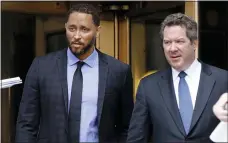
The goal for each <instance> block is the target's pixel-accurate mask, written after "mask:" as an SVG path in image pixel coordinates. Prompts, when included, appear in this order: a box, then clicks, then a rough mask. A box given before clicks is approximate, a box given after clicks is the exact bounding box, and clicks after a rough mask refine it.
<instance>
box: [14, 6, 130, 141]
mask: <svg viewBox="0 0 228 143" xmlns="http://www.w3.org/2000/svg"><path fill="white" fill-rule="evenodd" d="M99 25H100V19H99V16H98V12H97V11H96V9H95V8H94V7H93V6H92V5H88V4H78V5H76V6H74V7H72V8H71V9H70V10H69V13H68V17H67V22H66V24H65V28H66V37H67V39H68V42H69V48H67V49H63V50H61V51H57V52H54V53H51V54H48V55H47V56H43V57H37V58H35V60H34V61H33V63H32V65H31V67H30V69H29V71H28V74H27V77H26V80H25V86H24V91H23V96H22V100H21V104H20V109H19V115H18V120H17V126H16V142H17V143H34V142H39V143H75V142H101V143H102V142H104V143H107V142H123V141H126V136H127V131H128V126H129V122H130V117H131V114H132V110H133V104H134V103H133V95H132V92H133V89H132V85H133V84H132V74H131V69H130V67H129V66H128V65H126V64H124V63H122V62H120V61H118V60H116V59H115V58H113V57H111V56H108V55H106V54H103V53H101V52H100V51H98V50H97V49H96V48H94V43H95V39H96V35H97V33H98V31H99V28H100V26H99Z"/></svg>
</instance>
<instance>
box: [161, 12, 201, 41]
mask: <svg viewBox="0 0 228 143" xmlns="http://www.w3.org/2000/svg"><path fill="white" fill-rule="evenodd" d="M175 25H178V26H182V27H185V28H186V35H187V37H188V38H189V39H190V41H191V42H193V41H194V40H197V39H198V36H197V23H196V21H195V20H194V19H192V18H191V17H189V16H187V15H185V14H182V13H174V14H170V15H168V16H167V17H166V18H165V20H164V21H163V22H162V24H161V29H160V36H161V39H162V40H163V38H164V29H165V27H166V26H175Z"/></svg>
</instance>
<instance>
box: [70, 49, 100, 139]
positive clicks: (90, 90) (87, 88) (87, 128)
mask: <svg viewBox="0 0 228 143" xmlns="http://www.w3.org/2000/svg"><path fill="white" fill-rule="evenodd" d="M98 60H99V59H98V53H97V51H96V50H95V49H94V50H93V53H92V54H91V55H90V56H89V57H88V58H87V59H85V60H83V61H84V62H85V64H84V65H83V66H82V69H81V70H82V76H83V89H82V103H81V123H80V142H98V125H97V121H96V120H97V99H98V81H99V78H98V76H99V74H98V69H99V68H98V67H99V62H98ZM78 61H79V59H78V58H77V57H76V56H74V55H73V53H72V52H71V50H70V49H69V48H68V49H67V83H68V103H70V98H71V88H72V82H73V76H74V72H75V70H76V68H77V64H76V63H77V62H78ZM69 107H70V106H69V104H68V110H69ZM75 130H77V129H76V127H75Z"/></svg>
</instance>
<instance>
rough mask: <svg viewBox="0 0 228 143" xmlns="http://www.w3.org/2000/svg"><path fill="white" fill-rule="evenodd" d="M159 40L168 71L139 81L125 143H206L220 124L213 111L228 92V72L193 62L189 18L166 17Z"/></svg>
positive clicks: (193, 35) (192, 25)
mask: <svg viewBox="0 0 228 143" xmlns="http://www.w3.org/2000/svg"><path fill="white" fill-rule="evenodd" d="M160 34H161V38H162V44H163V50H164V53H165V57H166V59H167V61H168V63H169V64H170V68H168V69H167V70H164V71H159V72H157V73H155V74H152V75H149V76H147V77H145V78H143V79H142V80H141V81H140V84H139V87H138V91H137V95H136V103H135V106H134V110H133V115H132V118H131V122H130V127H129V132H128V139H127V142H129V143H143V142H149V141H151V140H152V142H154V143H162V142H192V143H201V142H210V140H209V136H210V134H211V132H212V131H213V130H214V128H215V127H216V125H217V124H218V123H219V120H218V119H217V118H216V117H215V116H214V115H213V111H212V107H213V105H214V104H215V103H216V101H217V100H218V99H219V97H220V95H222V94H223V93H224V92H226V91H227V85H228V72H227V71H225V70H222V69H219V68H216V67H214V66H210V65H207V64H205V63H203V62H201V61H198V60H197V59H196V58H195V50H196V48H197V47H198V37H197V23H196V22H195V21H194V20H193V19H191V18H190V17H188V16H186V15H184V14H181V13H177V14H171V15H169V16H167V17H166V18H165V20H164V21H163V23H162V25H161V31H160Z"/></svg>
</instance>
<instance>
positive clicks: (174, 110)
mask: <svg viewBox="0 0 228 143" xmlns="http://www.w3.org/2000/svg"><path fill="white" fill-rule="evenodd" d="M161 78H162V80H160V82H159V86H160V89H161V93H162V97H163V100H164V102H165V105H166V106H167V109H168V111H169V113H170V114H171V116H172V118H173V121H174V122H175V123H176V125H177V127H178V128H179V130H180V132H181V133H182V134H183V135H186V133H185V130H184V127H183V124H182V121H181V116H180V113H179V109H178V106H177V101H176V96H175V92H174V87H173V80H172V72H171V68H169V70H167V71H166V72H165V73H164V74H163V75H162V77H161Z"/></svg>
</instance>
